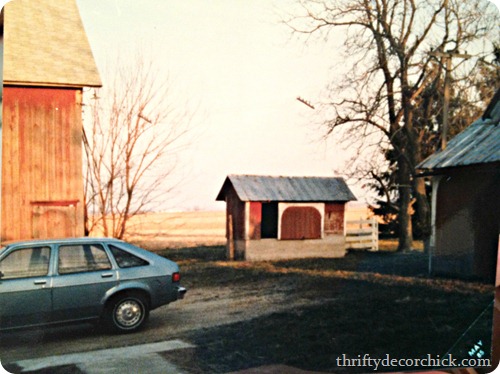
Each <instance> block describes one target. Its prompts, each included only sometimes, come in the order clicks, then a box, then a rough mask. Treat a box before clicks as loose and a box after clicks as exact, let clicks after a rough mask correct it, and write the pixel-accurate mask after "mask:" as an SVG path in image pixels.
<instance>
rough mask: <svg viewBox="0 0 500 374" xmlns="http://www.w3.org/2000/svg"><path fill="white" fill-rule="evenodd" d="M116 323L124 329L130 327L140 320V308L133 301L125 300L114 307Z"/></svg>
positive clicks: (139, 305)
mask: <svg viewBox="0 0 500 374" xmlns="http://www.w3.org/2000/svg"><path fill="white" fill-rule="evenodd" d="M115 318H116V322H118V323H119V324H120V325H122V326H124V327H131V326H134V325H136V324H137V323H139V322H140V321H141V319H142V306H141V304H139V303H138V302H137V301H135V300H126V301H124V302H123V303H121V304H120V305H118V306H117V307H116V311H115Z"/></svg>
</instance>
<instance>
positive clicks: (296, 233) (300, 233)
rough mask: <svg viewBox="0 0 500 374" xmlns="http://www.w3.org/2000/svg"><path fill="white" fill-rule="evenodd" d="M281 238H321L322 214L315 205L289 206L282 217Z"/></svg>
mask: <svg viewBox="0 0 500 374" xmlns="http://www.w3.org/2000/svg"><path fill="white" fill-rule="evenodd" d="M281 239H284V240H290V239H299V240H300V239H321V214H320V213H319V212H318V210H317V209H315V208H313V207H289V208H286V209H285V211H284V212H283V216H282V217H281Z"/></svg>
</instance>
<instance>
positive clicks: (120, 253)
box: [109, 245, 149, 268]
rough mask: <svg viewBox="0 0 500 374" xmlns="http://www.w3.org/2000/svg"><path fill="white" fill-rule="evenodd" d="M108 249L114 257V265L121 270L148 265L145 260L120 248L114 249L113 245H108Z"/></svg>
mask: <svg viewBox="0 0 500 374" xmlns="http://www.w3.org/2000/svg"><path fill="white" fill-rule="evenodd" d="M109 249H110V250H111V253H112V254H113V256H114V258H115V260H116V263H117V264H118V266H119V267H121V268H133V267H137V266H146V265H149V262H147V261H146V260H143V259H142V258H140V257H138V256H135V255H133V254H132V253H130V252H127V251H124V250H123V249H121V248H118V247H115V246H114V245H110V246H109Z"/></svg>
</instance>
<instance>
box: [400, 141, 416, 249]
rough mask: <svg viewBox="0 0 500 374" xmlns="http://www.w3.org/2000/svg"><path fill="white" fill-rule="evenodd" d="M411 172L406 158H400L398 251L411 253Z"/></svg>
mask: <svg viewBox="0 0 500 374" xmlns="http://www.w3.org/2000/svg"><path fill="white" fill-rule="evenodd" d="M401 151H402V150H401ZM410 174H411V173H410V170H409V166H408V162H407V161H406V159H405V156H404V155H403V154H401V155H400V156H399V158H398V170H397V178H398V181H397V182H398V185H399V187H398V192H399V217H398V218H399V244H398V251H410V250H411V249H412V244H413V231H412V224H411V216H412V213H413V208H412V199H411V181H410Z"/></svg>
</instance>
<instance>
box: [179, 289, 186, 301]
mask: <svg viewBox="0 0 500 374" xmlns="http://www.w3.org/2000/svg"><path fill="white" fill-rule="evenodd" d="M186 292H187V289H186V288H185V287H180V286H179V287H177V299H178V300H180V299H184V295H185V294H186Z"/></svg>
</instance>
